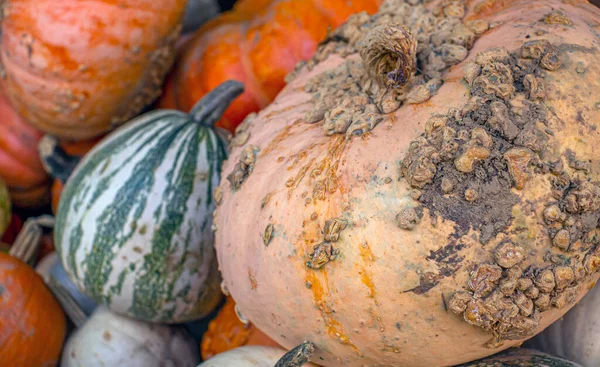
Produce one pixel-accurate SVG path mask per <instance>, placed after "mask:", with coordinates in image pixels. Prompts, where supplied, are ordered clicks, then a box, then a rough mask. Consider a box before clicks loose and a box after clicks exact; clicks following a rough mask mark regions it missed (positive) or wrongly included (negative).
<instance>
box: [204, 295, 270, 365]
mask: <svg viewBox="0 0 600 367" xmlns="http://www.w3.org/2000/svg"><path fill="white" fill-rule="evenodd" d="M245 345H262V346H266V347H279V344H277V343H275V342H274V341H273V339H271V338H269V337H268V336H267V335H265V334H264V333H263V332H262V331H260V330H258V328H257V327H256V326H254V325H253V324H251V323H248V324H244V323H243V322H242V321H240V319H239V318H238V316H237V314H236V311H235V301H234V300H233V298H231V297H227V300H226V301H225V304H224V305H223V308H221V310H219V314H218V315H217V317H215V318H214V319H213V320H211V322H210V323H209V324H208V330H207V331H206V333H204V335H203V336H202V345H201V350H200V351H201V353H202V359H203V360H207V359H209V358H211V357H213V356H215V355H216V354H220V353H224V352H227V351H228V350H231V349H235V348H237V347H243V346H245Z"/></svg>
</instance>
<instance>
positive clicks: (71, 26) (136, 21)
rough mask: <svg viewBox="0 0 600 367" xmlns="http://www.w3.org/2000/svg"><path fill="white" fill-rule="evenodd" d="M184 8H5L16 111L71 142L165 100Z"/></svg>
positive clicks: (173, 1)
mask: <svg viewBox="0 0 600 367" xmlns="http://www.w3.org/2000/svg"><path fill="white" fill-rule="evenodd" d="M186 3H187V2H186V1H185V0H167V1H154V0H125V1H119V2H114V1H111V2H106V1H84V2H60V3H58V4H57V3H56V2H39V1H32V0H14V1H10V2H7V3H6V5H5V10H4V17H3V22H2V54H1V61H2V64H3V66H4V71H5V72H6V78H5V85H6V89H7V92H8V95H9V97H10V100H11V102H12V103H13V105H14V107H15V109H16V110H17V111H18V112H19V113H20V114H21V115H22V116H23V117H24V119H25V120H26V121H28V122H29V123H31V124H32V125H33V126H35V127H37V128H39V129H40V130H42V131H44V132H46V133H50V134H52V135H55V136H57V137H60V138H65V139H68V138H72V139H80V140H86V139H91V138H93V137H96V136H99V135H101V134H102V133H105V132H107V131H109V130H112V129H113V128H114V127H116V126H118V125H120V124H122V123H124V122H126V121H127V120H129V119H131V118H132V117H134V116H135V115H137V114H138V113H139V112H140V111H141V110H142V109H143V108H144V107H145V106H146V105H148V104H149V103H151V102H152V101H153V100H154V99H156V98H157V97H158V96H159V95H160V88H161V84H162V80H163V78H164V76H165V75H166V73H167V72H168V70H169V69H170V67H171V65H172V63H173V58H174V46H175V41H176V40H177V37H178V35H179V33H180V31H181V22H182V19H183V13H184V9H185V6H186Z"/></svg>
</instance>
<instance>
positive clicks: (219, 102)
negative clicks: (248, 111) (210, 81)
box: [190, 80, 244, 126]
mask: <svg viewBox="0 0 600 367" xmlns="http://www.w3.org/2000/svg"><path fill="white" fill-rule="evenodd" d="M243 91H244V84H242V83H241V82H238V81H237V80H228V81H226V82H223V83H221V84H220V85H219V86H218V87H216V88H215V89H213V90H212V91H210V93H208V94H207V95H205V96H204V97H203V98H202V99H201V100H200V101H198V103H196V105H195V106H194V107H193V108H192V111H191V112H190V115H191V116H192V118H193V119H194V121H196V122H197V123H200V124H203V125H205V126H213V125H214V124H215V123H216V122H217V121H219V119H220V118H221V116H223V113H224V112H225V110H226V109H227V107H229V105H230V104H231V102H233V100H234V99H236V98H237V97H238V96H239V95H240V94H242V92H243Z"/></svg>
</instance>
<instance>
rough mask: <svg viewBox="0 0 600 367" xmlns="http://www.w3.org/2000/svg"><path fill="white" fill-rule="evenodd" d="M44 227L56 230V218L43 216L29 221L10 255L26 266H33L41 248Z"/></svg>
mask: <svg viewBox="0 0 600 367" xmlns="http://www.w3.org/2000/svg"><path fill="white" fill-rule="evenodd" d="M42 227H45V228H54V217H53V216H51V215H42V216H40V217H37V218H29V219H27V220H26V221H25V224H24V225H23V228H22V229H21V232H19V234H18V235H17V238H16V239H15V243H14V244H13V245H12V247H11V248H10V250H9V251H8V254H9V255H11V256H13V257H16V258H17V259H19V260H21V261H23V262H24V263H26V264H29V265H33V264H32V263H33V260H34V259H35V256H36V255H37V252H38V248H39V247H40V238H41V237H42V234H43V230H42Z"/></svg>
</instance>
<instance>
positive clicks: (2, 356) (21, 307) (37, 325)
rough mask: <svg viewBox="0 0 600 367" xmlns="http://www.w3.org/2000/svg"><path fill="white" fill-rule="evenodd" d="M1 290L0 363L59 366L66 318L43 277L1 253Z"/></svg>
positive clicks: (7, 364)
mask: <svg viewBox="0 0 600 367" xmlns="http://www.w3.org/2000/svg"><path fill="white" fill-rule="evenodd" d="M0 289H1V290H2V292H0V345H1V346H2V347H1V348H0V365H2V366H56V365H58V360H59V357H60V351H61V349H62V345H63V341H64V338H65V333H66V319H65V314H64V313H63V310H62V308H61V307H60V305H59V304H58V302H57V301H56V300H55V299H54V296H53V295H52V293H50V291H49V290H48V289H47V288H46V286H45V285H44V281H43V280H42V278H41V277H40V276H39V275H38V274H36V273H35V271H34V270H33V269H31V268H30V267H29V266H27V265H26V264H24V263H23V262H21V261H20V260H18V259H16V258H14V257H12V256H10V255H8V254H4V253H0Z"/></svg>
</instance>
